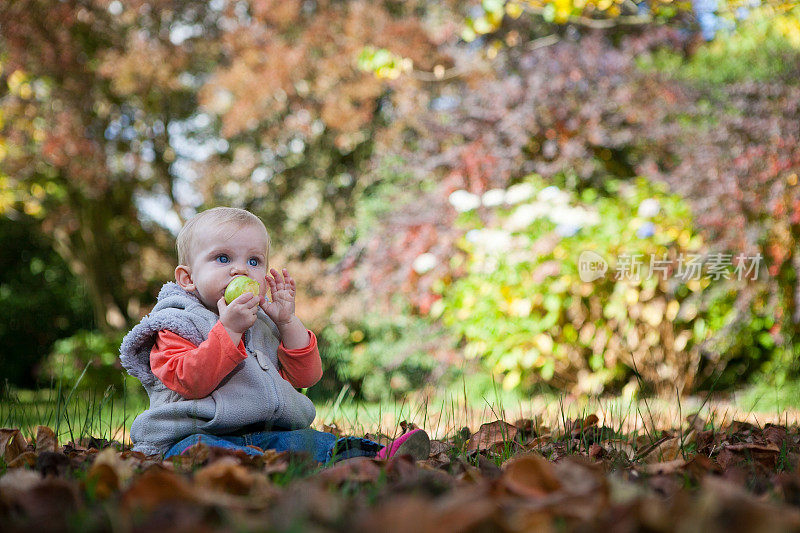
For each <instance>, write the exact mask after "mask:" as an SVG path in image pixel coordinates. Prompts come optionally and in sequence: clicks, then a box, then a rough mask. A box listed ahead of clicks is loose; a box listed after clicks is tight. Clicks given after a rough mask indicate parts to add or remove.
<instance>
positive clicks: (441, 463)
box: [420, 453, 450, 469]
mask: <svg viewBox="0 0 800 533" xmlns="http://www.w3.org/2000/svg"><path fill="white" fill-rule="evenodd" d="M420 463H421V464H420V466H423V467H425V468H432V469H440V468H444V467H446V466H448V465H449V464H450V456H449V455H447V454H446V453H438V454H436V455H433V454H431V455H430V456H429V457H428V459H427V460H425V461H420Z"/></svg>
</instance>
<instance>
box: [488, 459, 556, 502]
mask: <svg viewBox="0 0 800 533" xmlns="http://www.w3.org/2000/svg"><path fill="white" fill-rule="evenodd" d="M502 482H503V484H504V485H505V486H506V488H507V489H508V490H509V491H510V492H512V493H514V494H517V495H519V496H526V497H531V498H536V497H540V496H544V495H545V494H549V493H551V492H555V491H557V490H559V489H561V482H560V481H559V480H558V478H557V477H556V475H555V472H554V470H553V465H552V463H550V462H549V461H547V460H546V459H545V458H544V457H541V456H539V455H535V454H531V455H523V456H522V457H517V458H515V459H512V460H511V461H509V462H508V463H507V464H506V465H505V468H504V471H503V476H502Z"/></svg>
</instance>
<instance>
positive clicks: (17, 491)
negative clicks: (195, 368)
mask: <svg viewBox="0 0 800 533" xmlns="http://www.w3.org/2000/svg"><path fill="white" fill-rule="evenodd" d="M402 427H403V430H404V431H405V430H408V429H410V428H413V427H415V426H413V424H403V425H402ZM327 429H329V430H332V431H336V428H335V427H334V428H330V427H329V428H327ZM35 433H36V436H35V438H31V439H30V441H28V440H27V439H25V438H24V437H23V435H22V433H21V432H20V431H19V430H17V429H2V430H0V458H2V462H1V463H0V465H2V469H0V474H2V475H1V476H0V524H3V528H2V529H3V530H4V531H31V528H33V527H35V528H37V530H39V531H45V530H59V531H60V530H80V531H111V530H114V531H152V530H161V529H166V528H170V529H171V530H173V529H174V530H176V531H189V530H191V531H194V532H199V531H228V530H235V531H251V530H270V531H338V530H341V531H354V530H355V531H365V530H366V531H382V532H385V533H387V532H392V531H409V530H413V531H431V532H434V531H435V532H437V533H440V532H447V531H527V530H537V531H607V530H610V528H613V530H614V531H782V530H799V529H800V509H798V506H800V474H798V461H800V434H798V428H797V425H796V424H793V425H791V426H789V427H787V426H782V425H776V424H766V425H764V426H763V427H758V426H755V425H752V424H749V423H745V422H732V423H730V424H728V425H726V426H725V427H721V428H713V427H712V425H711V424H709V423H706V421H705V420H703V419H701V418H700V417H698V416H690V417H689V418H687V420H686V423H685V424H683V425H682V427H681V428H679V429H677V430H673V431H663V432H659V433H658V434H650V435H643V436H641V437H638V438H631V437H630V436H627V437H626V436H624V435H620V434H619V433H618V432H616V431H615V430H614V429H612V428H609V427H607V426H605V425H603V424H602V423H601V422H600V421H599V419H598V417H597V416H595V415H589V416H588V417H586V418H584V419H577V420H565V421H563V424H562V425H561V427H560V428H559V429H553V430H551V429H549V428H547V427H545V426H543V425H541V424H539V423H537V422H536V421H534V420H529V419H522V420H518V421H516V422H515V423H513V424H511V423H508V422H504V421H501V420H497V421H494V422H490V423H486V424H483V425H482V426H480V428H478V429H477V431H475V432H472V431H470V429H469V428H463V429H461V430H460V431H458V432H456V433H455V434H454V435H453V436H452V437H451V438H448V439H446V440H442V441H439V440H434V441H432V443H431V455H430V457H429V458H428V459H427V460H425V461H419V462H417V463H416V464H415V463H414V462H412V461H411V459H410V457H408V456H401V457H394V458H392V459H390V460H388V461H381V460H374V459H369V458H354V459H347V460H344V461H341V462H338V463H335V464H333V465H330V466H324V465H320V464H319V463H316V462H315V461H313V460H311V459H310V458H309V457H308V456H306V455H304V454H296V453H287V452H283V453H277V452H275V451H274V450H267V451H266V452H265V453H264V455H262V456H250V455H247V454H245V453H244V452H241V451H231V450H223V449H219V448H209V447H207V446H205V445H203V444H199V445H197V446H194V447H192V448H190V449H189V450H188V452H187V454H186V455H185V456H181V457H177V458H172V459H168V460H165V461H162V460H160V458H159V457H157V456H149V457H148V456H145V455H142V454H141V453H138V452H134V451H131V450H129V449H128V448H127V447H126V446H123V445H122V444H120V443H119V442H108V441H107V440H105V439H92V438H90V439H82V440H81V441H80V442H79V443H75V442H70V443H67V444H65V445H63V446H62V445H60V444H59V442H58V439H57V438H56V436H55V433H54V432H53V431H52V429H50V428H48V427H45V426H39V427H38V428H37V429H36V432H35ZM368 436H369V437H371V438H375V439H383V438H385V437H384V436H382V435H368Z"/></svg>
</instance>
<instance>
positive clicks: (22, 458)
mask: <svg viewBox="0 0 800 533" xmlns="http://www.w3.org/2000/svg"><path fill="white" fill-rule="evenodd" d="M34 465H36V454H35V453H34V452H22V453H21V454H19V455H18V456H16V457H15V458H14V460H13V461H11V462H9V463H8V467H9V468H23V467H32V466H34Z"/></svg>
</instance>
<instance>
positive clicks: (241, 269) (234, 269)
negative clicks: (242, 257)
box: [231, 263, 247, 275]
mask: <svg viewBox="0 0 800 533" xmlns="http://www.w3.org/2000/svg"><path fill="white" fill-rule="evenodd" d="M246 273H247V267H246V266H245V265H239V264H236V263H234V264H232V265H231V275H240V274H246Z"/></svg>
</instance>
